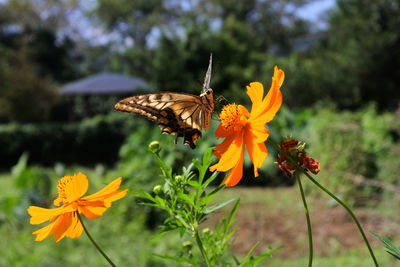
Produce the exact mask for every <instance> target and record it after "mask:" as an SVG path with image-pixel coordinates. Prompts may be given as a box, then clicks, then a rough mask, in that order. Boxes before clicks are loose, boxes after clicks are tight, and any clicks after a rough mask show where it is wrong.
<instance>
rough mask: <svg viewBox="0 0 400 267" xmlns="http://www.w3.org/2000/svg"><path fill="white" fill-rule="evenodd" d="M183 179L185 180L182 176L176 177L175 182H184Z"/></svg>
mask: <svg viewBox="0 0 400 267" xmlns="http://www.w3.org/2000/svg"><path fill="white" fill-rule="evenodd" d="M183 179H184V177H183V176H182V175H176V176H175V181H177V182H182V181H183Z"/></svg>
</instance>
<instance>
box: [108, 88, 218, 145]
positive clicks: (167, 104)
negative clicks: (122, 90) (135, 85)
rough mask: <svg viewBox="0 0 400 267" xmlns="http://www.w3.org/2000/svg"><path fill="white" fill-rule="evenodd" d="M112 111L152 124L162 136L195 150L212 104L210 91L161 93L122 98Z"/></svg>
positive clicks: (207, 125) (206, 125) (205, 126)
mask: <svg viewBox="0 0 400 267" xmlns="http://www.w3.org/2000/svg"><path fill="white" fill-rule="evenodd" d="M114 109H116V110H118V111H124V112H133V113H136V114H139V115H141V116H144V117H146V118H148V119H149V120H152V121H155V122H157V123H158V124H159V126H160V128H161V130H162V131H163V132H165V133H168V134H173V135H176V136H177V137H183V138H184V143H186V144H188V145H189V146H190V147H191V148H195V147H196V145H195V142H196V139H197V138H199V137H201V130H202V129H208V127H209V121H210V116H211V112H212V111H213V109H214V102H213V96H212V90H211V89H209V91H208V92H207V93H205V94H204V95H201V96H196V95H191V94H185V93H174V92H164V93H154V94H143V95H137V96H132V97H128V98H125V99H123V100H121V101H119V102H118V103H117V104H115V106H114Z"/></svg>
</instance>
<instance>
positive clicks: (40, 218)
mask: <svg viewBox="0 0 400 267" xmlns="http://www.w3.org/2000/svg"><path fill="white" fill-rule="evenodd" d="M72 211H74V208H73V206H72V205H68V206H63V207H60V208H55V209H46V208H41V207H37V206H30V207H29V208H28V214H29V215H30V216H31V219H30V224H40V223H43V222H45V221H49V220H52V219H53V218H54V217H57V216H59V215H61V214H64V213H67V212H72Z"/></svg>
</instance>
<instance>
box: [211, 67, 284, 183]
mask: <svg viewBox="0 0 400 267" xmlns="http://www.w3.org/2000/svg"><path fill="white" fill-rule="evenodd" d="M284 77H285V74H284V72H283V70H280V69H278V67H275V69H274V76H273V77H272V84H271V88H270V90H269V92H268V94H267V95H266V96H265V97H264V87H263V85H262V84H261V83H259V82H252V83H250V86H247V95H248V96H249V97H250V100H251V102H252V107H251V112H249V111H248V110H247V109H246V108H245V107H244V106H242V105H236V104H230V105H227V106H224V107H223V109H222V112H221V114H220V116H219V118H220V120H221V123H220V125H219V126H218V129H217V131H216V132H215V135H216V136H217V137H218V138H225V140H224V141H223V142H222V143H221V144H219V145H218V146H216V147H215V148H214V154H215V155H216V156H217V157H218V158H219V162H218V163H217V164H215V165H213V166H211V167H210V171H215V170H217V171H219V172H227V171H229V170H231V172H230V173H229V175H228V176H227V177H226V179H225V180H224V182H223V183H224V184H225V185H226V186H234V185H236V184H237V183H238V182H239V181H240V180H241V178H242V175H243V160H244V151H245V148H247V152H248V154H249V156H250V159H251V161H252V162H253V165H254V176H256V177H257V176H258V168H260V167H261V165H262V163H263V162H264V159H265V158H266V157H267V155H268V150H267V148H266V146H265V144H264V142H265V141H266V140H267V138H268V136H269V131H268V130H267V129H266V128H265V124H266V123H268V122H270V121H271V120H272V119H273V118H274V116H275V114H276V112H278V110H279V108H280V107H281V104H282V93H281V91H280V87H281V86H282V84H283V80H284Z"/></svg>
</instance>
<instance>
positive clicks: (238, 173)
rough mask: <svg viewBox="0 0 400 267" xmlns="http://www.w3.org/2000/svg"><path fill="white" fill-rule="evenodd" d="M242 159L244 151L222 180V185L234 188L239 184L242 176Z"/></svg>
mask: <svg viewBox="0 0 400 267" xmlns="http://www.w3.org/2000/svg"><path fill="white" fill-rule="evenodd" d="M243 159H244V149H243V151H242V153H241V157H240V159H239V161H238V162H237V164H236V165H235V167H234V168H233V169H232V171H231V172H230V173H229V174H228V176H227V177H226V179H225V180H224V182H223V184H224V185H226V186H235V185H237V184H238V183H239V182H240V180H241V179H242V176H243Z"/></svg>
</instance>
